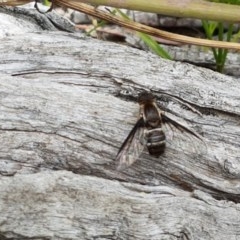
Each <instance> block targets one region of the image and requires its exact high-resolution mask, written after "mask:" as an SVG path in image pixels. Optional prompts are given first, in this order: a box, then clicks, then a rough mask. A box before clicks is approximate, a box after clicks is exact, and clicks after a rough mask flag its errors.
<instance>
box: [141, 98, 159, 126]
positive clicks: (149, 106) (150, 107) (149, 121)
mask: <svg viewBox="0 0 240 240" xmlns="http://www.w3.org/2000/svg"><path fill="white" fill-rule="evenodd" d="M143 114H144V121H145V126H146V127H147V128H149V129H153V128H157V127H161V116H160V114H159V111H158V109H157V108H156V106H155V105H154V104H153V102H147V103H145V104H144V108H143Z"/></svg>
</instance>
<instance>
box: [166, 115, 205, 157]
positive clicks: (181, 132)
mask: <svg viewBox="0 0 240 240" xmlns="http://www.w3.org/2000/svg"><path fill="white" fill-rule="evenodd" d="M161 116H162V121H163V123H164V124H165V125H167V127H168V128H167V129H166V130H165V133H166V135H167V141H168V140H169V142H171V145H173V146H174V147H176V148H180V149H181V150H184V152H188V153H191V152H193V153H197V154H200V153H203V152H205V150H206V147H207V146H206V143H205V141H204V139H203V137H202V136H201V135H199V134H198V133H197V132H195V131H194V130H191V129H190V128H188V127H186V126H184V125H183V124H181V123H179V122H178V121H176V120H174V119H172V118H170V117H168V116H166V115H165V114H163V113H162V114H161ZM177 131H178V132H177ZM170 133H171V134H170ZM170 135H171V136H170Z"/></svg>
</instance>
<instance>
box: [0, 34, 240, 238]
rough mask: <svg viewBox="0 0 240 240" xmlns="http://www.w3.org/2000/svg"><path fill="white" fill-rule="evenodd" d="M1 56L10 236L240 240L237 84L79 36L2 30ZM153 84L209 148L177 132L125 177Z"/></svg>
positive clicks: (3, 232) (0, 184) (2, 227)
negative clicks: (127, 142) (142, 95)
mask: <svg viewBox="0 0 240 240" xmlns="http://www.w3.org/2000/svg"><path fill="white" fill-rule="evenodd" d="M0 56H1V58H0V112H1V114H0V146H1V147H0V174H1V177H0V192H1V193H0V211H1V215H0V238H1V239H152V240H157V239H159V240H160V239H194V240H195V239H205V240H208V239H209V240H210V239H211V240H212V239H216V240H219V239H228V240H236V239H239V238H240V231H239V229H240V205H239V201H240V184H239V178H240V163H239V161H240V157H239V156H240V138H239V135H240V121H239V117H240V97H239V96H240V82H239V81H237V80H236V79H234V78H231V77H227V76H224V75H221V74H218V73H215V72H213V71H210V70H206V69H204V68H197V67H194V66H191V65H188V64H183V63H180V62H177V63H176V62H170V61H165V60H162V59H159V58H158V57H156V56H154V55H152V54H150V53H145V52H143V51H139V50H137V49H132V48H128V47H126V46H122V45H118V44H114V43H109V42H103V41H99V40H93V39H90V38H87V37H85V36H83V35H80V34H77V33H66V32H36V33H34V32H31V31H24V33H19V34H18V35H10V36H6V35H5V36H4V37H2V38H1V47H0ZM144 89H150V90H151V91H152V92H153V93H154V94H155V95H156V97H157V99H158V103H159V104H160V105H161V106H162V108H163V109H165V110H167V111H168V112H170V113H168V114H169V115H171V116H173V115H174V116H175V118H176V119H177V120H178V121H180V122H181V123H183V124H184V125H187V126H188V127H189V128H191V129H194V130H195V131H196V132H198V133H199V134H201V135H202V136H203V138H204V144H203V143H201V142H199V141H197V140H196V139H195V138H192V137H189V138H186V142H183V141H181V142H177V141H176V139H178V138H180V137H181V136H183V135H184V133H181V132H177V131H176V132H174V136H173V137H172V141H170V140H169V142H168V143H167V149H166V152H165V153H164V154H163V155H162V156H161V157H159V158H158V159H156V158H153V157H151V156H149V155H148V154H147V151H144V153H143V154H142V155H141V157H140V159H139V160H138V161H136V163H135V164H134V165H132V166H131V167H130V168H128V169H126V170H125V171H123V172H118V171H116V167H115V165H116V163H115V161H114V160H115V156H116V154H117V152H118V149H119V147H120V146H121V143H122V142H123V140H124V139H125V138H126V136H127V134H128V132H129V131H130V130H131V128H132V127H133V125H134V124H135V122H136V120H137V118H138V112H139V106H138V104H137V103H136V98H135V96H136V95H137V93H138V92H140V91H142V90H144ZM184 102H185V103H187V104H191V105H192V106H194V107H195V108H196V109H197V110H198V111H200V112H201V113H202V116H201V115H199V114H197V113H196V112H193V111H192V110H191V109H190V108H189V107H187V106H186V104H183V103H184ZM170 132H171V130H170ZM196 142H197V144H196Z"/></svg>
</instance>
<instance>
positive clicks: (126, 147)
mask: <svg viewBox="0 0 240 240" xmlns="http://www.w3.org/2000/svg"><path fill="white" fill-rule="evenodd" d="M143 149H144V120H143V118H142V117H140V118H139V119H138V121H137V122H136V124H135V126H134V127H133V129H132V130H131V132H130V133H129V135H128V136H127V138H126V139H125V141H124V142H123V144H122V146H121V148H120V149H119V152H118V154H117V157H116V161H117V170H118V171H122V170H124V169H125V168H127V167H129V166H130V165H132V164H133V163H134V162H135V161H136V160H137V159H138V157H139V155H140V154H141V152H142V151H143Z"/></svg>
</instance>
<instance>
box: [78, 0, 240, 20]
mask: <svg viewBox="0 0 240 240" xmlns="http://www.w3.org/2000/svg"><path fill="white" fill-rule="evenodd" d="M75 2H82V3H88V4H91V5H94V6H99V5H104V6H110V7H115V8H126V9H132V10H138V11H144V12H152V13H159V14H164V15H169V16H176V17H190V18H199V19H208V20H214V21H228V22H239V19H240V6H236V5H230V4H224V3H215V2H208V1H203V0H191V1H189V0H181V1H176V0H151V1H146V0H126V1H119V0H75Z"/></svg>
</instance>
